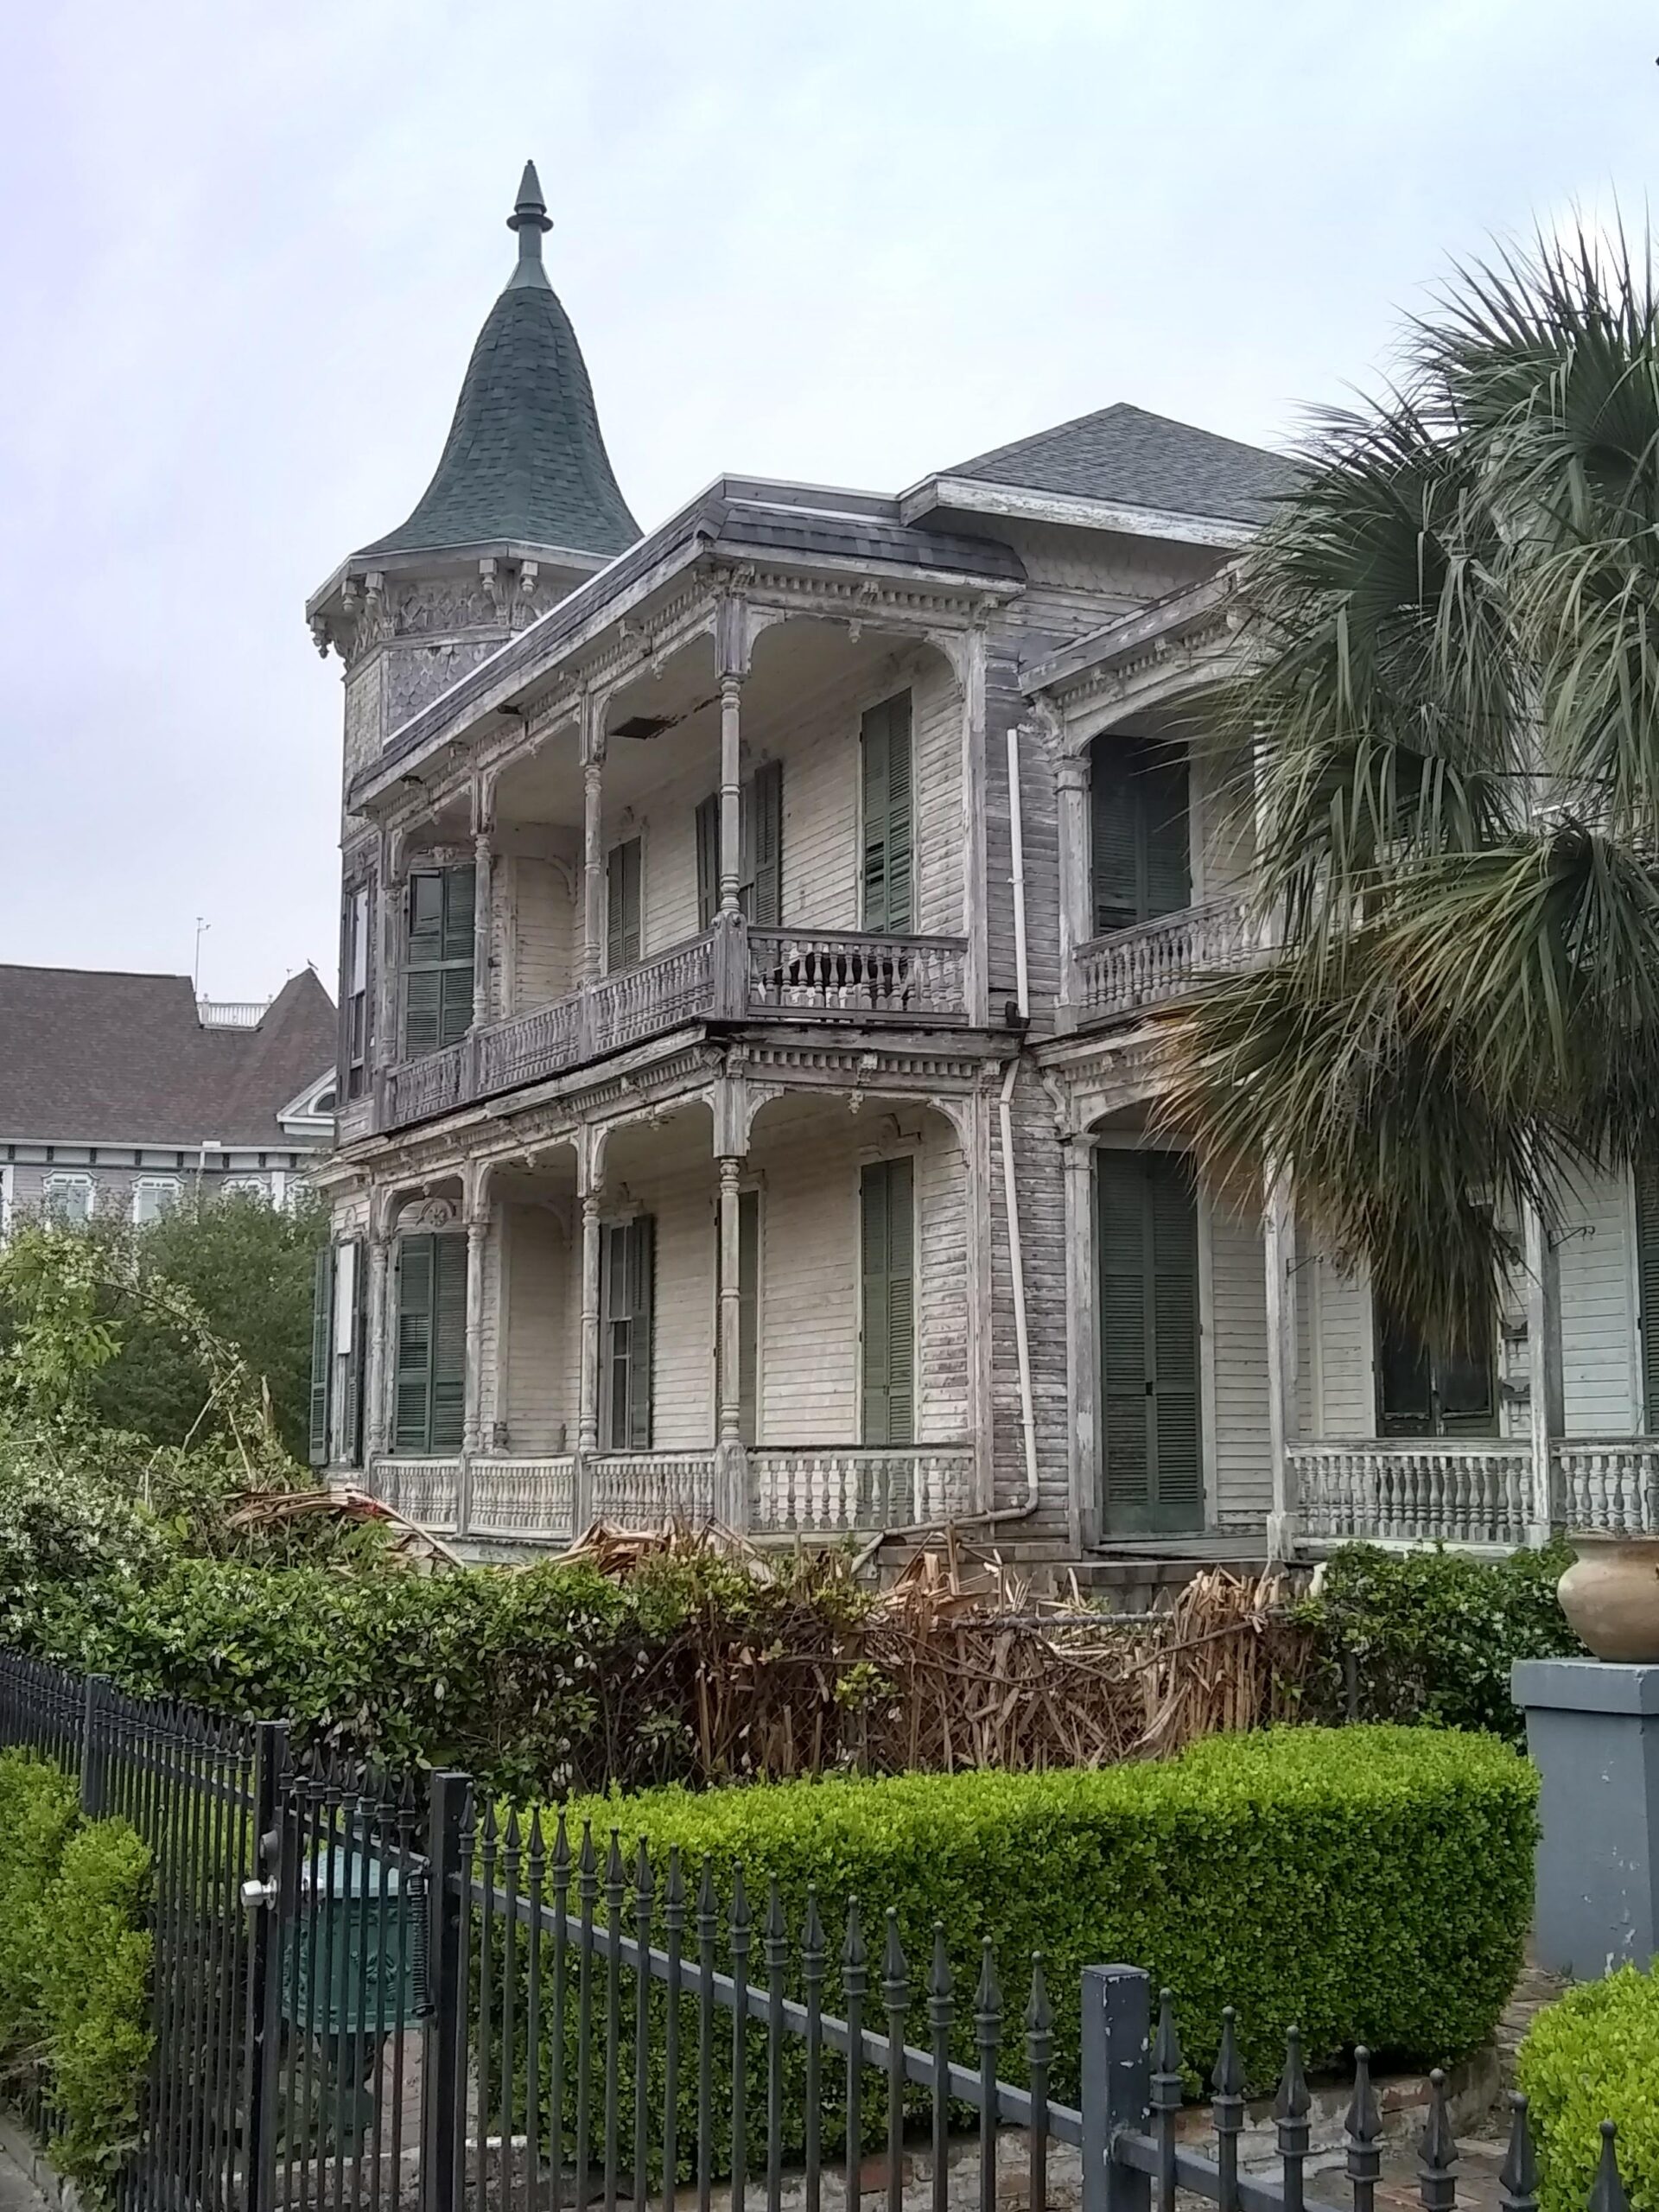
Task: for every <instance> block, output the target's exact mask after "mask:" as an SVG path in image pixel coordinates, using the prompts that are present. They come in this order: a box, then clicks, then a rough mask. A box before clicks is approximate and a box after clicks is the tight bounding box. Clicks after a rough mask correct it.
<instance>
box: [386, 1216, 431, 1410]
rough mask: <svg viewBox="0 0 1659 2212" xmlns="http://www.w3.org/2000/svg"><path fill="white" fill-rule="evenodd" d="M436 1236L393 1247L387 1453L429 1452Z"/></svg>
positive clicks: (403, 1241)
mask: <svg viewBox="0 0 1659 2212" xmlns="http://www.w3.org/2000/svg"><path fill="white" fill-rule="evenodd" d="M437 1243H438V1239H437V1238H436V1237H435V1236H405V1237H404V1238H402V1239H401V1240H400V1242H399V1243H398V1246H397V1357H396V1359H395V1362H394V1366H393V1378H392V1429H391V1433H392V1449H393V1450H394V1451H397V1452H429V1451H430V1449H431V1448H432V1445H431V1440H432V1294H433V1273H434V1265H435V1262H434V1254H435V1249H436V1247H437Z"/></svg>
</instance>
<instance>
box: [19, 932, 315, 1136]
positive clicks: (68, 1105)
mask: <svg viewBox="0 0 1659 2212" xmlns="http://www.w3.org/2000/svg"><path fill="white" fill-rule="evenodd" d="M0 1039H3V1040H4V1049H3V1051H0V1141H3V1140H6V1139H10V1140H11V1141H14V1142H15V1141H25V1140H27V1141H37V1142H42V1143H48V1144H59V1143H60V1144H134V1145H140V1144H160V1145H196V1144H200V1143H201V1142H203V1141H213V1142H218V1143H219V1144H223V1145H226V1146H236V1147H241V1148H243V1149H247V1148H249V1147H258V1148H264V1147H270V1148H272V1149H277V1148H287V1147H290V1146H291V1144H292V1142H293V1140H292V1139H291V1138H290V1137H289V1136H288V1135H285V1134H284V1132H283V1127H282V1124H281V1122H279V1121H278V1119H277V1116H278V1115H279V1114H280V1113H281V1111H282V1109H283V1107H284V1106H287V1105H289V1103H291V1102H292V1101H293V1100H294V1099H295V1098H296V1097H297V1096H299V1095H300V1093H301V1092H302V1091H303V1090H307V1089H308V1088H309V1086H310V1085H312V1084H315V1082H316V1080H317V1078H318V1077H320V1076H321V1075H322V1074H324V1073H325V1072H326V1071H327V1069H328V1068H329V1067H330V1066H331V1065H332V1064H333V1062H334V1052H335V1024H334V1002H333V1001H332V1000H331V999H330V998H329V996H328V994H327V991H326V990H324V988H323V987H322V985H321V983H320V982H318V980H317V978H316V976H315V974H314V973H313V972H312V970H311V969H308V968H307V969H303V970H302V972H301V973H300V974H299V975H297V976H289V980H288V982H286V983H285V984H284V985H283V988H282V989H281V990H280V991H279V992H278V993H277V996H276V997H275V998H274V999H273V1000H272V1001H271V1002H270V1006H269V1007H267V1008H266V1009H265V1014H264V1020H262V1021H261V1022H260V1024H259V1026H258V1027H257V1029H210V1028H206V1027H203V1025H202V1023H201V1022H200V1020H198V1019H197V1014H196V996H195V992H194V988H193V987H192V984H191V982H190V978H189V977H188V976H130V975H121V974H119V973H113V972H111V971H109V970H107V969H84V968H12V967H5V966H0Z"/></svg>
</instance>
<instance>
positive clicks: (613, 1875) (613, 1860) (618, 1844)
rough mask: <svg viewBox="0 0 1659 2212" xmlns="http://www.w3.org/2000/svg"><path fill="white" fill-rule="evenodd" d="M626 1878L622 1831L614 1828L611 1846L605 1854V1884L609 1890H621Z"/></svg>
mask: <svg viewBox="0 0 1659 2212" xmlns="http://www.w3.org/2000/svg"><path fill="white" fill-rule="evenodd" d="M626 1880H627V1876H626V1873H625V1872H624V1871H623V1866H622V1831H621V1829H620V1828H613V1829H612V1830H611V1847H610V1849H609V1850H608V1851H607V1853H606V1854H605V1886H606V1888H607V1890H620V1889H621V1888H622V1887H623V1885H624V1884H625V1883H626Z"/></svg>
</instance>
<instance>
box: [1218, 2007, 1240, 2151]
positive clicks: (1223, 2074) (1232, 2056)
mask: <svg viewBox="0 0 1659 2212" xmlns="http://www.w3.org/2000/svg"><path fill="white" fill-rule="evenodd" d="M1210 2087H1211V2088H1212V2089H1213V2090H1214V2092H1215V2099H1214V2101H1215V2103H1216V2104H1217V2106H1219V2107H1227V2108H1229V2110H1230V2107H1232V2106H1233V2105H1234V2104H1235V2103H1242V2102H1243V2096H1244V2069H1243V2066H1242V2065H1241V2064H1240V2063H1239V2057H1238V2037H1237V2034H1236V2016H1235V2014H1234V2012H1233V2008H1232V2006H1231V2005H1223V2006H1222V2008H1221V2048H1220V2050H1218V2051H1217V2053H1216V2070H1215V2072H1214V2073H1213V2074H1212V2075H1211V2076H1210ZM1216 2125H1217V2126H1220V2125H1221V2120H1220V2117H1219V2115H1217V2122H1216Z"/></svg>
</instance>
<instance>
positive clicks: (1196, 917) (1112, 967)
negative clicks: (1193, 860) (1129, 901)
mask: <svg viewBox="0 0 1659 2212" xmlns="http://www.w3.org/2000/svg"><path fill="white" fill-rule="evenodd" d="M1260 957H1261V947H1260V945H1259V944H1258V942H1257V940H1256V938H1255V931H1254V930H1253V928H1252V926H1251V924H1250V918H1249V908H1248V907H1247V906H1246V905H1245V903H1244V901H1243V899H1217V901H1216V902H1215V903H1214V904H1213V905H1211V906H1185V907H1182V908H1181V909H1179V911H1178V912H1175V913H1173V914H1163V915H1160V917H1159V918H1158V919H1157V920H1156V921H1155V922H1141V923H1138V924H1137V925H1135V928H1133V929H1127V930H1115V931H1113V932H1112V934H1111V935H1110V936H1109V937H1097V938H1091V939H1090V942H1089V943H1088V944H1085V945H1083V946H1081V947H1080V948H1079V950H1078V952H1077V988H1078V992H1079V995H1080V999H1081V1003H1082V1007H1083V1010H1084V1013H1086V1014H1128V1013H1132V1012H1133V1011H1134V1010H1135V1008H1136V1007H1143V1006H1158V1005H1160V1004H1163V1003H1165V1002H1166V1001H1168V1000H1171V999H1177V998H1179V997H1181V996H1182V995H1183V994H1184V993H1185V992H1186V991H1189V990H1190V989H1191V988H1192V985H1193V984H1194V982H1201V981H1202V980H1203V979H1204V978H1205V976H1218V975H1225V974H1227V973H1229V972H1230V971H1231V970H1232V969H1238V968H1244V967H1248V966H1249V965H1250V964H1251V963H1253V962H1254V961H1255V960H1257V959H1259V958H1260Z"/></svg>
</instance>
